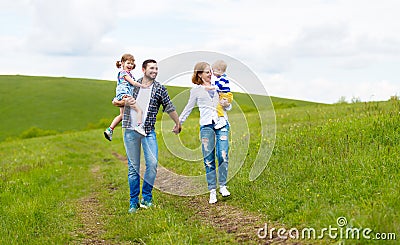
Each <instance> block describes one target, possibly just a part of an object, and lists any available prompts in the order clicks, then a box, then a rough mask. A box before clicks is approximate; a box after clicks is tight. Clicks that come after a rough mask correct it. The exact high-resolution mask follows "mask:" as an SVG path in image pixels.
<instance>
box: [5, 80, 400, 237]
mask: <svg viewBox="0 0 400 245" xmlns="http://www.w3.org/2000/svg"><path fill="white" fill-rule="evenodd" d="M17 78H18V79H21V77H17ZM23 78H24V79H29V80H30V79H33V80H32V81H34V80H35V79H37V80H41V79H42V78H34V77H23ZM18 79H17V80H18ZM48 79H50V78H48ZM52 79H54V80H52ZM52 79H50V80H52V81H53V82H54V81H58V79H60V80H59V81H60V82H61V81H64V82H66V83H68V82H69V83H71V82H74V80H73V79H71V80H69V79H65V78H52ZM3 80H4V77H2V78H1V79H0V81H3ZM44 80H45V79H44ZM18 81H21V80H18ZM79 81H80V82H82V83H86V82H88V83H89V84H90V83H94V84H97V85H99V87H101V89H103V87H107V86H108V88H107V89H105V90H111V92H109V91H107V92H104V94H106V95H104V94H102V93H101V92H99V93H97V95H93V96H98V97H97V98H98V99H99V100H100V97H101V99H104V104H102V103H99V112H97V111H96V112H94V111H93V114H92V115H94V114H95V113H98V114H97V115H98V118H95V119H94V120H93V121H91V120H92V119H91V118H90V119H84V120H82V121H85V120H87V121H86V122H85V123H82V125H81V126H77V125H78V124H75V125H74V126H71V125H72V124H71V125H69V124H68V123H65V125H67V124H68V126H70V128H61V127H60V128H59V129H58V128H52V127H51V125H53V123H51V122H52V121H51V120H50V119H46V117H44V116H40V117H39V116H38V117H32V118H31V119H27V120H25V121H20V123H21V126H24V127H22V129H19V130H16V131H14V132H12V133H10V134H9V136H8V137H14V138H15V137H16V136H20V135H21V133H22V132H24V131H26V129H29V127H30V126H32V125H33V124H32V125H31V123H30V121H29V120H38V121H39V123H38V124H35V126H37V127H38V128H40V129H42V130H44V132H39V133H36V134H39V135H40V134H41V133H43V134H44V133H46V132H47V131H46V130H56V131H57V132H64V133H62V134H61V133H58V134H56V135H50V136H45V137H37V138H32V139H14V140H10V141H3V142H0V159H1V160H0V216H1V219H0V244H26V243H29V244H66V243H79V242H81V241H82V240H83V239H85V238H90V237H88V235H87V234H85V233H81V232H78V234H77V231H79V229H80V228H82V225H83V221H82V220H81V218H80V216H79V208H80V207H79V201H80V200H82V198H85V197H88V196H91V195H96V196H97V198H98V200H99V212H100V213H99V219H100V220H101V222H100V223H101V227H102V230H103V231H104V232H103V233H101V234H100V238H101V239H105V240H107V241H108V242H110V243H129V242H134V243H146V244H206V243H215V244H226V243H233V242H235V238H234V235H232V234H229V233H226V232H223V231H221V230H218V229H215V228H214V227H211V226H210V225H208V224H206V223H203V222H201V220H200V219H198V218H196V214H195V208H192V207H190V205H188V204H189V203H190V202H189V201H190V197H178V196H173V195H168V194H165V193H161V192H159V191H155V194H154V198H155V203H156V204H157V207H156V208H154V209H153V210H144V211H140V212H138V213H137V214H135V215H134V216H132V215H129V214H127V209H128V204H129V197H128V193H129V192H128V185H127V178H126V174H127V169H126V166H125V165H124V163H121V162H120V161H119V160H118V159H116V158H115V157H114V155H113V154H112V153H113V152H117V153H118V154H120V155H124V147H123V145H122V136H121V131H120V130H116V135H115V137H114V140H113V142H112V143H110V142H107V141H105V140H104V138H103V136H102V129H89V128H88V124H89V123H96V122H98V121H99V120H100V119H101V118H107V116H111V118H112V116H113V115H114V113H115V108H113V107H112V106H110V105H109V98H108V97H110V98H111V97H112V96H113V92H112V90H113V89H114V83H111V82H106V81H92V80H87V81H86V80H79V79H78V81H75V82H78V83H79ZM32 83H33V82H32ZM65 86H66V85H65ZM82 86H85V85H82ZM93 86H94V85H93ZM2 89H3V87H2ZM32 89H33V88H32ZM63 90H64V91H72V90H70V89H67V88H64V89H63ZM184 90H185V89H183V88H177V89H175V88H172V89H171V91H170V93H171V94H172V97H176V95H177V94H179V93H180V92H182V91H184ZM2 91H3V90H2ZM35 93H36V92H35ZM68 93H69V92H68ZM68 93H67V92H66V93H65V96H67V94H68ZM107 93H109V94H110V95H109V96H108V95H107ZM186 93H187V92H186ZM71 94H73V93H72V92H71V93H70V94H69V95H71ZM98 94H101V95H98ZM3 95H4V93H3V92H2V94H1V97H0V100H1V104H2V105H4V103H5V102H4V98H5V97H3ZM7 96H8V95H7ZM43 96H47V95H43ZM184 96H187V94H186V95H184ZM241 96H243V97H241ZM104 97H105V98H104ZM7 98H8V99H10V97H7ZM74 98H76V97H74ZM185 98H186V100H187V97H185ZM235 98H236V99H238V101H239V103H238V105H239V106H240V107H242V108H241V109H242V111H244V112H245V114H241V113H239V112H240V110H238V108H236V109H235V110H234V111H232V112H230V114H229V116H230V122H231V124H232V127H231V129H232V131H231V139H230V140H231V151H230V160H231V161H230V174H231V175H233V173H232V171H233V170H234V169H235V168H238V169H239V170H238V172H237V174H236V175H235V176H234V177H233V178H232V179H231V180H230V182H229V183H228V185H229V187H230V191H231V192H232V197H231V198H229V199H228V200H226V203H227V204H228V205H232V206H236V207H238V208H240V209H242V210H243V211H244V212H249V213H258V214H260V215H262V216H263V217H265V219H266V220H269V221H270V222H271V223H274V224H280V226H284V227H286V228H298V229H301V228H304V227H313V228H315V229H316V230H317V229H322V228H328V227H329V226H333V227H337V226H336V219H337V218H339V217H341V216H343V217H346V218H347V220H348V222H349V224H348V227H362V228H370V229H372V230H373V233H372V235H374V234H376V233H377V232H381V233H383V232H386V233H396V235H397V240H398V239H399V238H398V236H399V234H400V217H399V212H398V207H400V198H399V196H400V170H399V162H400V152H399V149H400V145H399V139H400V102H399V101H397V100H392V101H389V102H371V103H356V104H340V105H321V104H315V103H307V102H301V101H300V102H299V101H289V100H283V99H279V98H272V101H273V102H274V103H275V105H276V104H279V103H283V104H281V107H279V110H276V129H277V133H276V141H275V148H274V150H273V152H272V156H271V158H270V160H269V161H268V162H267V159H266V160H265V164H267V167H266V169H265V170H264V171H263V173H262V174H261V175H260V176H259V178H258V179H257V180H255V181H252V182H251V181H249V172H250V169H251V168H252V164H253V162H254V161H255V159H256V157H257V154H258V150H259V148H260V145H262V144H263V141H271V142H273V140H274V139H271V138H268V137H267V138H265V137H264V138H263V137H262V135H261V130H260V129H261V128H260V122H259V117H258V115H257V113H256V112H255V111H253V107H254V105H252V102H251V101H250V100H249V97H248V96H247V97H246V96H245V95H241V94H239V95H236V94H235ZM29 99H30V100H32V103H31V104H34V103H33V102H35V103H36V102H38V101H39V100H37V97H35V96H33V95H32V97H30V98H29ZM257 99H258V100H265V98H262V97H259V98H256V99H255V100H257ZM64 100H66V101H67V100H68V98H64ZM91 101H93V100H91ZM279 101H281V102H279ZM285 101H286V102H287V103H286V104H285V103H284V102H285ZM177 102H179V103H176V104H177V107H178V111H180V110H181V109H180V108H181V107H182V106H183V104H184V103H186V101H185V99H184V97H182V98H181V99H180V100H179V97H178V99H177ZM256 103H257V101H256ZM292 103H293V104H292ZM288 104H289V105H290V104H292V105H295V106H288ZM100 105H102V106H103V107H104V108H106V107H107V108H109V107H110V111H109V115H106V116H104V115H103V114H107V113H105V111H106V110H105V109H104V108H102V106H100ZM247 106H248V107H247ZM246 107H247V108H246ZM25 108H26V107H25ZM28 108H29V107H28ZM65 108H68V110H67V109H66V111H64V113H63V114H60V116H61V115H69V116H72V115H74V113H70V112H69V107H65ZM100 108H101V109H100ZM30 109H32V110H33V108H32V107H31V108H30ZM0 110H4V111H2V112H3V114H2V115H3V116H6V115H10V116H13V114H12V113H14V112H15V110H11V109H10V108H8V109H4V108H3V107H1V109H0ZM54 110H57V111H58V109H57V108H56V107H54ZM86 110H88V109H87V108H86ZM107 110H108V109H107ZM263 110H264V111H263V112H262V113H265V112H266V111H268V105H267V106H265V107H264V108H263ZM89 111H92V110H89ZM4 113H7V114H4ZM90 113H92V112H90ZM36 114H38V115H44V114H40V113H36ZM81 114H82V113H81ZM81 114H78V115H81ZM82 117H84V115H82ZM160 117H161V116H160ZM166 118H168V117H166ZM63 119H64V121H65V117H64V118H63ZM163 119H164V118H163ZM245 119H246V120H245ZM40 121H45V122H40ZM67 121H68V120H67ZM273 121H274V120H272V119H271V121H270V122H273ZM168 122H169V119H167V121H164V120H162V121H160V122H159V123H157V129H156V131H157V134H158V136H157V137H158V141H159V148H160V149H159V154H160V163H162V165H163V166H166V167H168V168H169V169H172V170H174V171H175V172H177V173H181V174H185V175H201V174H204V169H203V164H202V160H201V153H200V151H199V150H200V149H199V146H200V143H199V138H198V118H197V117H196V114H194V115H191V116H190V117H189V119H188V121H186V122H185V124H184V128H183V132H182V133H181V135H180V138H179V137H178V136H175V135H173V134H172V133H170V132H167V131H170V129H171V125H170V124H168ZM41 123H43V124H41ZM60 123H61V122H60ZM13 124H14V123H12V124H11V125H13ZM46 125H47V126H46ZM66 127H67V126H66ZM271 127H272V125H271ZM82 129H84V131H81V130H82ZM2 130H3V132H4V131H6V130H4V129H3V125H2ZM71 130H75V132H66V131H71ZM50 133H51V132H50ZM4 138H5V137H3V139H4ZM179 139H180V140H181V142H182V143H183V145H184V146H186V147H187V148H189V149H192V151H185V150H182V149H180V147H181V146H180V144H181V143H180V141H179ZM178 143H179V145H178ZM171 152H174V153H176V152H178V153H179V156H181V157H183V158H186V159H193V160H191V161H188V160H184V159H180V158H179V157H177V156H176V155H174V154H172V153H171ZM181 154H182V155H181ZM185 154H186V155H185ZM261 154H263V153H262V152H261ZM241 164H243V166H241ZM94 168H98V169H99V172H98V173H97V174H94V173H93V169H94ZM300 242H304V241H300ZM305 242H306V243H319V241H318V240H311V241H310V240H307V241H305ZM330 242H331V243H333V242H337V240H336V241H335V240H330V239H329V238H328V237H325V240H324V243H330ZM345 242H346V244H347V243H349V244H395V243H396V242H395V241H378V240H360V241H358V240H346V241H345Z"/></svg>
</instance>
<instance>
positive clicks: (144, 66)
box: [142, 59, 157, 69]
mask: <svg viewBox="0 0 400 245" xmlns="http://www.w3.org/2000/svg"><path fill="white" fill-rule="evenodd" d="M150 63H156V64H157V61H155V60H153V59H148V60H145V61H143V64H142V68H143V69H146V68H147V64H150Z"/></svg>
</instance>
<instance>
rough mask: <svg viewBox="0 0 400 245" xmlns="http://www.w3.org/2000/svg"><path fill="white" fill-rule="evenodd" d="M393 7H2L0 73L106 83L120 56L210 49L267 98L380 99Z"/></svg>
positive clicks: (387, 89) (208, 0)
mask: <svg viewBox="0 0 400 245" xmlns="http://www.w3.org/2000/svg"><path fill="white" fill-rule="evenodd" d="M398 9H400V2H399V1H397V0H383V1H379V2H377V1H367V2H366V1H362V0H352V1H344V0H305V1H294V0H279V1H278V0H268V1H256V0H249V1H244V0H224V1H212V0H202V1H178V0H169V1H162V0H154V1H151V2H145V1H141V0H118V1H112V0H99V1H94V0H88V1H78V0H71V1H50V0H16V1H13V3H12V4H11V2H9V1H3V2H1V3H0V24H3V23H4V24H7V25H5V26H6V28H2V30H1V31H0V52H1V53H2V56H1V57H0V63H1V65H0V73H2V74H12V73H14V74H17V73H18V74H30V75H54V76H71V77H88V78H101V79H110V80H114V76H115V72H116V70H115V69H116V68H115V66H114V62H115V60H116V59H118V58H120V56H121V55H122V54H123V53H125V52H131V53H133V54H134V55H135V57H136V58H137V64H138V67H140V64H141V62H142V61H143V60H144V59H145V58H155V59H157V60H161V59H164V58H167V57H168V56H171V55H175V54H177V53H181V52H185V51H196V50H208V51H215V52H219V53H223V54H226V55H229V56H232V57H234V58H236V59H238V60H240V61H242V62H243V63H244V64H246V65H247V66H248V67H249V68H250V69H252V70H253V71H254V72H255V73H256V74H258V75H259V76H260V78H261V80H263V82H264V83H265V84H266V85H268V86H266V88H267V89H268V93H269V94H271V95H275V96H283V97H291V98H300V99H306V100H307V99H308V100H315V101H327V102H335V101H337V100H338V99H339V98H340V96H346V97H348V98H351V97H352V96H353V94H354V96H359V97H362V99H366V100H367V99H370V97H371V94H376V95H375V96H373V98H374V99H377V98H383V99H387V98H388V97H389V96H390V95H393V94H395V93H396V92H397V91H399V90H400V89H399V87H400V84H399V82H398V76H396V74H397V69H398V68H397V67H398V65H399V64H400V32H397V31H395V30H399V29H400V21H399V15H398ZM10 18H11V19H10ZM19 30H22V31H19ZM21 57H23V59H24V60H27V61H28V63H29V66H26V65H25V64H23V62H21ZM135 72H136V76H140V69H138V68H137V69H136V70H135ZM377 84H379V88H378V87H377V86H376V85H377ZM375 91H379V93H380V94H378V93H376V92H375Z"/></svg>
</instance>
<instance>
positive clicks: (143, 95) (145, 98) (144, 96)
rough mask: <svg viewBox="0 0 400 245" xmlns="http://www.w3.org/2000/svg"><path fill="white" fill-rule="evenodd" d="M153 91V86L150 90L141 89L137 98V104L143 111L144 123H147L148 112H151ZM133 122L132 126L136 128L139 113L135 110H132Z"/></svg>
mask: <svg viewBox="0 0 400 245" xmlns="http://www.w3.org/2000/svg"><path fill="white" fill-rule="evenodd" d="M152 90H153V84H152V85H151V86H150V87H148V88H140V89H139V93H138V95H137V98H136V104H137V105H138V106H139V107H140V109H142V111H143V118H142V122H143V123H144V122H145V120H146V117H147V112H148V111H149V104H150V98H151V91H152ZM131 122H132V124H131V126H132V127H135V126H136V122H137V113H136V111H135V110H133V109H131ZM131 129H132V128H131Z"/></svg>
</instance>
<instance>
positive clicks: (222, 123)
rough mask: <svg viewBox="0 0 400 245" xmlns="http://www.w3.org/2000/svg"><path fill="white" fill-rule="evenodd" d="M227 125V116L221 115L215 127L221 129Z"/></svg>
mask: <svg viewBox="0 0 400 245" xmlns="http://www.w3.org/2000/svg"><path fill="white" fill-rule="evenodd" d="M225 125H226V120H225V118H224V117H219V118H218V122H217V124H215V126H214V128H215V129H220V128H223V127H225Z"/></svg>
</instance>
